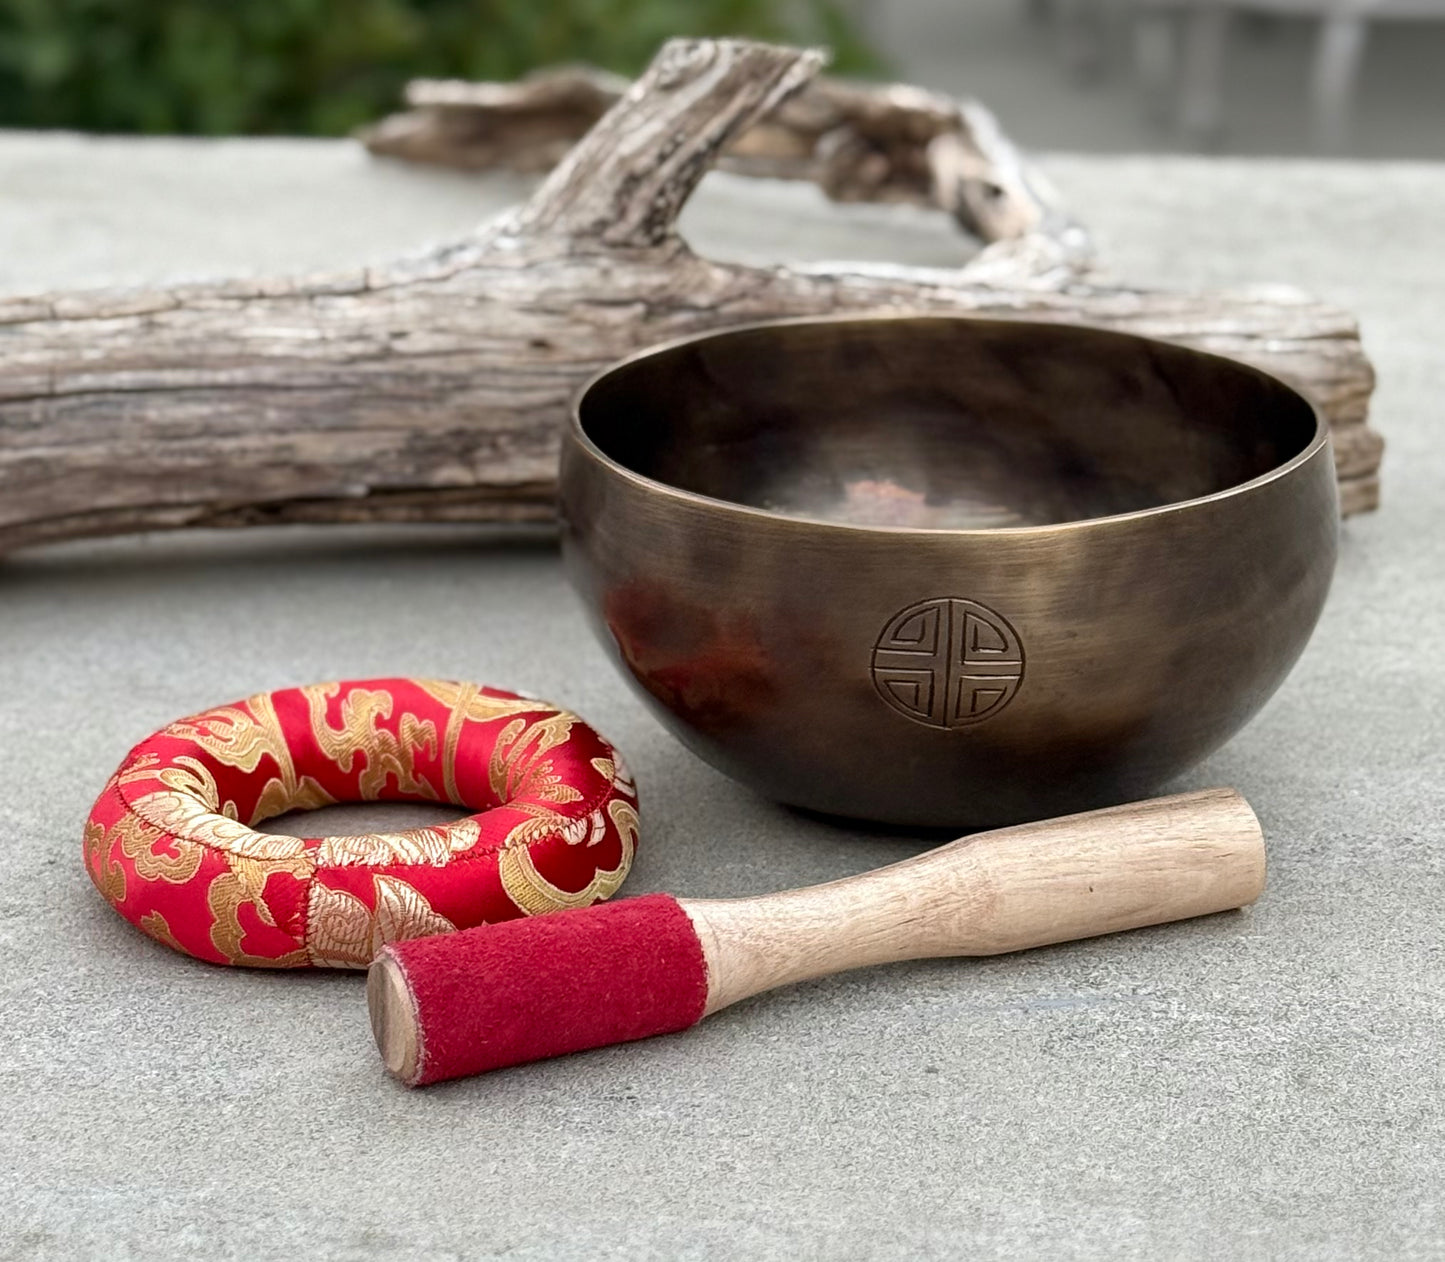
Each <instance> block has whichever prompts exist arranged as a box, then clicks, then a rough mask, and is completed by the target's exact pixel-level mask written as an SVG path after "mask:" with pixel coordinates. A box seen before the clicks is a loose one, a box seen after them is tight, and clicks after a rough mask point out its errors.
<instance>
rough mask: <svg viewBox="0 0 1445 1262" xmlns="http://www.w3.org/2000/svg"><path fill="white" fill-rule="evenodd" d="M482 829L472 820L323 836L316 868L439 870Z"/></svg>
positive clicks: (459, 852)
mask: <svg viewBox="0 0 1445 1262" xmlns="http://www.w3.org/2000/svg"><path fill="white" fill-rule="evenodd" d="M481 835H482V827H481V825H480V824H478V823H477V821H476V820H475V819H473V818H470V817H469V818H467V819H460V820H458V821H457V822H456V823H455V824H445V825H441V824H437V825H433V826H432V827H430V828H410V829H407V830H406V831H405V832H399V833H363V834H360V835H358V836H354V837H323V838H322V839H321V844H320V845H319V846H317V848H316V856H315V857H316V866H317V867H318V868H344V867H347V866H350V865H352V864H365V865H366V866H367V867H380V866H382V865H383V864H388V863H429V864H431V865H433V866H434V867H440V866H441V865H442V864H444V863H446V862H447V861H448V860H449V859H450V858H451V857H452V856H453V855H455V854H463V853H465V852H466V851H468V850H470V849H471V848H472V847H473V846H475V845H476V844H477V841H478V840H479V839H480V837H481Z"/></svg>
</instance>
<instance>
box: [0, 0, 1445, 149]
mask: <svg viewBox="0 0 1445 1262" xmlns="http://www.w3.org/2000/svg"><path fill="white" fill-rule="evenodd" d="M732 33H737V34H750V35H757V36H762V37H765V38H770V39H781V40H793V41H809V42H822V43H827V44H829V45H831V46H832V47H833V48H834V50H835V54H836V57H835V67H836V68H837V69H839V70H841V71H844V72H847V73H850V74H855V75H864V76H874V77H877V76H889V77H894V78H899V79H903V80H907V81H911V82H917V83H922V84H926V85H929V86H934V87H939V88H944V89H947V90H950V91H954V92H960V93H967V94H971V95H975V96H978V97H980V98H981V99H982V100H984V101H985V102H986V103H987V104H989V105H990V106H991V107H993V108H994V110H995V111H996V112H997V113H998V114H999V115H1000V117H1001V118H1002V120H1003V122H1004V124H1005V127H1006V128H1007V130H1008V131H1009V132H1010V133H1011V134H1012V135H1014V136H1015V138H1017V139H1018V140H1020V141H1022V142H1024V143H1025V144H1027V145H1029V146H1032V147H1034V148H1039V149H1055V150H1058V149H1068V150H1078V151H1115V152H1117V151H1147V150H1156V151H1157V150H1164V151H1185V152H1189V151H1217V152H1227V153H1247V154H1296V153H1301V154H1303V153H1326V154H1342V155H1350V156H1357V157H1414V158H1445V0H1228V2H1226V0H788V2H787V3H774V2H772V0H563V2H559V3H539V0H0V127H15V128H31V127H39V128H55V127H59V128H76V129H84V130H93V131H106V132H152V133H154V132H180V133H198V134H319V135H334V134H341V133H345V132H346V131H348V130H350V129H351V128H353V127H354V126H356V125H357V124H359V123H362V122H365V121H369V120H372V119H375V118H376V117H378V116H380V115H381V114H384V113H386V112H387V111H388V110H389V109H391V108H392V107H394V106H395V105H396V104H397V101H398V96H399V92H400V88H401V85H402V84H403V83H404V82H405V81H406V80H407V79H408V78H410V77H412V76H416V75H429V76H461V77H467V78H486V79H495V78H512V77H515V76H517V75H519V74H522V73H525V72H526V71H527V70H529V69H531V68H533V67H535V66H539V65H545V64H550V63H556V62H559V61H571V60H585V61H590V62H593V63H596V64H598V65H601V66H605V67H607V68H609V69H614V70H618V71H624V72H635V71H636V70H637V69H638V68H639V67H640V66H641V65H642V64H643V63H645V62H646V60H647V58H648V56H649V55H650V54H651V52H652V51H653V49H655V47H656V46H657V44H658V43H659V42H660V41H661V40H662V39H663V38H664V37H666V36H667V35H670V34H732Z"/></svg>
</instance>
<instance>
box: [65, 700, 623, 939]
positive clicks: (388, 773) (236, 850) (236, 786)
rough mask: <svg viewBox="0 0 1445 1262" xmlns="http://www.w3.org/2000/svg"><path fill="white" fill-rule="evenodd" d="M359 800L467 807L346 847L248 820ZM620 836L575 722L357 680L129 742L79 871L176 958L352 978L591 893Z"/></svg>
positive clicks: (614, 810) (613, 804)
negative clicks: (415, 948)
mask: <svg viewBox="0 0 1445 1262" xmlns="http://www.w3.org/2000/svg"><path fill="white" fill-rule="evenodd" d="M376 800H393V801H415V802H426V801H432V802H450V803H452V804H454V805H457V806H466V807H471V808H472V809H473V810H474V811H476V812H477V813H476V814H474V815H469V816H467V817H465V818H463V819H459V820H456V821H455V822H453V823H449V824H443V825H435V826H432V827H428V828H416V829H409V830H407V831H404V832H397V833H379V834H372V835H369V836H362V837H290V836H278V835H272V834H267V833H258V832H255V831H253V830H252V829H251V828H250V827H249V825H252V824H256V823H259V822H260V821H261V820H264V819H269V818H270V817H272V816H274V815H279V814H282V813H283V812H285V811H290V810H296V809H301V808H307V807H316V806H322V805H325V804H327V803H331V802H360V801H376ZM636 843H637V795H636V792H635V790H634V788H633V785H632V782H631V779H630V778H629V776H628V774H627V771H626V768H625V766H624V765H623V763H622V760H621V757H620V755H618V754H617V752H616V751H615V750H614V749H613V748H612V746H611V745H609V744H608V743H607V742H606V741H605V740H603V739H602V737H601V736H599V735H598V734H597V732H596V731H594V730H593V729H592V728H590V727H589V726H587V724H585V723H583V722H582V720H581V719H579V718H577V716H576V715H573V714H569V713H568V712H567V711H565V710H559V709H557V707H555V706H552V705H549V704H547V703H546V702H544V701H537V700H534V699H532V698H527V697H520V696H518V695H516V694H515V693H510V692H502V691H500V690H498V689H495V688H483V687H481V686H479V685H477V684H467V683H449V682H445V681H438V680H426V679H370V680H353V681H348V682H345V683H332V684H313V685H310V686H309V687H305V688H286V689H282V690H281V691H279V692H270V693H261V694H259V695H257V696H254V697H250V698H247V699H246V700H245V701H238V702H236V703H235V704H234V705H228V706H220V707H217V708H216V709H214V710H207V711H206V712H205V713H203V714H198V715H195V716H193V717H191V718H188V719H181V720H179V721H178V722H175V723H172V724H171V725H170V726H169V727H167V728H164V729H163V730H162V731H159V732H157V733H156V734H155V735H154V736H151V737H150V738H149V739H147V740H144V741H142V742H141V743H140V744H139V745H137V746H136V747H135V749H133V750H132V751H131V753H130V755H129V757H127V758H126V760H125V762H124V763H123V764H122V765H121V767H120V769H119V770H118V771H117V772H116V773H115V775H113V776H112V777H111V779H110V781H109V783H107V785H106V786H105V789H104V791H103V792H102V793H101V795H100V798H99V800H98V801H97V802H96V804H95V806H94V808H93V809H92V810H91V813H90V819H89V821H88V822H87V823H86V826H85V866H86V870H87V871H88V872H89V873H90V876H91V880H93V881H94V882H95V884H96V886H97V888H98V889H99V890H100V891H101V893H102V894H104V895H105V897H106V898H107V899H108V900H109V901H110V902H111V904H112V905H113V906H114V907H115V908H116V910H117V911H119V912H120V914H121V915H122V916H124V917H125V918H126V919H127V920H129V921H131V922H132V923H133V924H135V925H138V926H139V927H140V928H141V929H142V930H144V931H145V932H146V933H148V934H150V936H151V937H153V938H156V939H158V940H159V941H161V942H164V943H166V944H167V945H169V946H172V947H174V948H175V949H176V950H178V951H184V952H187V953H188V954H190V955H195V956H198V957H199V958H201V959H205V960H214V961H215V962H217V963H221V964H247V965H256V966H260V967H274V968H305V967H307V966H321V967H338V968H364V967H366V965H368V964H369V963H370V962H371V960H372V958H373V956H374V955H375V954H376V952H377V951H378V950H379V949H380V948H381V946H382V945H383V944H385V943H387V942H391V941H394V940H398V939H403V938H414V937H420V936H423V935H426V934H434V933H445V932H449V931H451V930H453V929H462V928H468V927H471V926H475V925H481V924H490V923H493V922H496V921H500V920H510V919H512V918H514V917H517V916H524V915H531V914H535V913H537V912H544V911H553V910H558V909H562V908H575V907H585V906H587V905H589V904H590V903H593V902H595V901H597V900H598V899H602V898H607V897H609V896H610V895H611V894H612V893H613V892H614V891H615V890H616V889H617V887H618V886H619V885H621V884H622V881H623V878H624V877H625V876H626V875H627V870H628V867H629V866H630V864H631V862H632V854H633V849H634V847H635V846H636Z"/></svg>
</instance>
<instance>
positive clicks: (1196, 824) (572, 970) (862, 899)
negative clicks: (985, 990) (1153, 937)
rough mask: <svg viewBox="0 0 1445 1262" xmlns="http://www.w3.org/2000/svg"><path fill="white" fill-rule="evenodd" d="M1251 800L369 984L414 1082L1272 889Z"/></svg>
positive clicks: (384, 965)
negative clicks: (811, 988)
mask: <svg viewBox="0 0 1445 1262" xmlns="http://www.w3.org/2000/svg"><path fill="white" fill-rule="evenodd" d="M1264 876H1265V858H1264V838H1263V836H1262V834H1261V832H1260V827H1259V822H1258V820H1257V819H1256V818H1255V816H1254V812H1253V811H1251V810H1250V808H1249V804H1248V803H1247V802H1246V801H1245V800H1244V799H1243V798H1242V797H1240V795H1239V794H1238V793H1236V792H1234V791H1233V790H1232V789H1209V790H1205V791H1203V792H1198V793H1185V794H1181V795H1179V796H1177V797H1169V798H1159V799H1157V800H1155V801H1150V802H1138V803H1134V804H1132V805H1129V806H1119V807H1113V808H1111V809H1109V810H1103V811H1091V812H1089V813H1087V814H1084V815H1071V816H1068V817H1065V818H1062V819H1054V820H1047V821H1045V822H1042V823H1037V824H1025V825H1021V826H1019V827H1016V828H1003V829H998V830H996V831H994V832H987V833H979V834H976V835H974V836H971V837H964V838H961V839H959V840H958V841H954V842H950V843H949V844H948V845H945V846H941V847H940V848H938V849H937V850H932V851H929V852H928V853H926V854H922V855H919V856H918V857H917V858H913V859H908V860H905V861H904V862H902V863H895V864H892V865H891V866H889V867H886V868H880V869H878V870H877V871H874V872H865V873H863V874H861V875H859V876H854V877H849V878H847V879H846V880H841V881H832V882H829V883H828V884H826V885H814V886H810V887H808V888H806V889H798V890H789V891H787V892H785V893H781V894H769V895H766V896H764V897H761V898H735V899H676V898H673V897H672V896H671V895H668V894H649V895H646V896H644V897H641V898H629V899H623V900H621V901H619V902H615V903H600V904H598V905H596V906H594V907H588V908H583V909H580V910H576V911H562V912H556V913H552V914H549V915H543V916H534V917H529V918H526V919H522V920H512V921H507V922H505V923H503V924H498V925H484V926H481V927H479V928H476V929H467V930H464V931H462V932H460V933H455V934H444V935H440V936H437V937H432V938H416V939H413V940H411V941H408V942H393V943H391V944H390V945H389V946H387V947H386V948H384V949H383V951H382V952H381V954H380V955H378V956H377V958H376V961H375V962H374V963H373V964H372V966H371V972H370V974H369V976H368V978H367V1001H368V1003H369V1005H370V1008H371V1024H372V1032H373V1033H374V1034H375V1036H376V1042H377V1046H378V1047H379V1048H380V1049H381V1054H382V1058H383V1060H384V1061H385V1062H386V1067H387V1069H389V1070H390V1071H391V1072H392V1073H393V1074H395V1075H396V1077H398V1078H400V1079H401V1080H402V1081H403V1082H405V1083H408V1084H409V1085H412V1086H417V1085H421V1084H423V1083H429V1082H437V1081H440V1080H442V1079H446V1078H460V1077H464V1076H466V1075H468V1074H476V1073H482V1072H484V1071H486V1070H489V1069H500V1068H502V1067H503V1066H506V1065H517V1064H522V1063H524V1062H526V1061H530V1060H539V1059H541V1058H543V1057H547V1056H558V1055H562V1054H564V1053H567V1052H577V1051H582V1050H584V1049H586V1048H592V1047H602V1046H605V1045H607V1044H609V1043H620V1042H625V1041H627V1040H630V1039H640V1038H647V1037H649V1036H650V1035H653V1034H665V1033H670V1032H673V1031H676V1030H682V1029H685V1028H686V1027H688V1026H690V1025H693V1024H694V1023H695V1022H697V1021H699V1020H701V1019H702V1018H703V1017H705V1016H708V1015H709V1014H711V1013H714V1012H717V1011H718V1010H719V1009H721V1008H726V1007H727V1006H728V1005H729V1004H732V1003H736V1002H737V1001H738V1000H740V999H746V998H747V997H748V996H749V995H756V994H758V993H759V992H760V991H764V990H771V989H772V988H773V987H774V986H784V985H787V984H789V983H791V982H800V981H804V980H806V979H808V978H811V977H822V976H825V975H827V974H829V973H837V972H841V971H843V970H844V969H850V968H861V967H864V966H866V965H870V964H888V963H892V962H894V961H896V960H913V959H927V958H931V957H935V956H950V955H998V954H1001V953H1003V952H1005V951H1022V950H1026V949H1028V948H1029V947H1038V946H1046V945H1048V944H1049V943H1054V942H1068V941H1071V940H1073V939H1075V938H1088V937H1093V936H1095V935H1097V934H1103V933H1117V932H1119V931H1121V930H1124V929H1138V928H1142V927H1143V926H1145V925H1157V924H1163V923H1165V922H1167V921H1171V920H1184V919H1186V918H1188V917H1190V916H1205V915H1208V914H1210V913H1211V912H1219V911H1227V910H1229V909H1231V908H1236V907H1242V906H1244V905H1246V904H1248V903H1252V902H1253V901H1254V900H1255V899H1256V898H1258V897H1259V894H1260V892H1261V891H1262V890H1263V888H1264Z"/></svg>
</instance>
